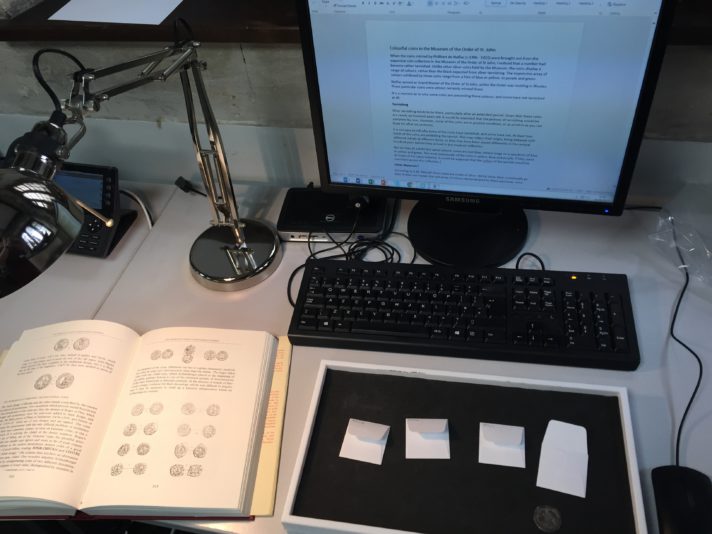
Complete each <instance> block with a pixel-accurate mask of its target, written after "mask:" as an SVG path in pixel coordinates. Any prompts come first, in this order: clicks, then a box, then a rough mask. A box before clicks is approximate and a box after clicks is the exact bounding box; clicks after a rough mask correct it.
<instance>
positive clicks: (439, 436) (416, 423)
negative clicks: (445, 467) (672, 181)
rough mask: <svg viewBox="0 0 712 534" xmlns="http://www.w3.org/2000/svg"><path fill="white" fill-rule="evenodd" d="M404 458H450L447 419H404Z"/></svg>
mask: <svg viewBox="0 0 712 534" xmlns="http://www.w3.org/2000/svg"><path fill="white" fill-rule="evenodd" d="M405 457H406V458H435V459H449V458H450V429H449V427H448V423H447V419H417V418H409V419H406V420H405Z"/></svg>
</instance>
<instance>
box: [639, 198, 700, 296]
mask: <svg viewBox="0 0 712 534" xmlns="http://www.w3.org/2000/svg"><path fill="white" fill-rule="evenodd" d="M650 240H651V241H652V242H653V243H654V244H655V246H656V247H657V248H658V249H659V250H660V251H661V252H662V253H663V254H664V255H665V256H666V257H668V258H669V259H670V260H671V261H673V262H674V263H675V265H677V266H678V267H680V268H681V269H682V268H685V267H686V268H687V270H688V272H689V274H690V276H691V277H694V278H697V279H699V280H702V281H703V282H705V283H707V284H709V285H711V286H712V250H711V249H712V185H706V184H690V185H687V186H686V187H685V188H684V189H683V190H682V191H681V192H680V193H679V194H678V195H677V196H676V197H675V198H674V199H673V200H672V201H671V202H670V203H669V204H668V205H666V206H665V207H664V208H663V210H662V211H661V212H660V217H659V219H658V225H657V229H656V231H655V232H654V233H652V234H650ZM681 258H682V263H681V261H680V260H681Z"/></svg>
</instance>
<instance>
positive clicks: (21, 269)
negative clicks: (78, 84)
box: [0, 112, 84, 297]
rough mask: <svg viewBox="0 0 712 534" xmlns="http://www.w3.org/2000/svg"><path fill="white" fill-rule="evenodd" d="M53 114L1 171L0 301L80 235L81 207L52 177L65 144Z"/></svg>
mask: <svg viewBox="0 0 712 534" xmlns="http://www.w3.org/2000/svg"><path fill="white" fill-rule="evenodd" d="M63 117H64V115H63V114H62V113H61V112H55V113H53V114H52V117H50V120H49V121H43V122H39V123H38V124H36V125H35V127H34V128H33V129H32V131H31V132H28V133H26V134H25V135H23V136H22V137H20V138H18V139H16V140H15V141H13V143H12V144H11V145H10V149H9V150H8V154H7V156H6V158H5V161H4V163H3V165H2V166H3V168H0V297H4V296H5V295H8V294H10V293H12V292H13V291H15V290H17V289H19V288H21V287H22V286H24V285H25V284H27V283H29V282H31V281H32V280H34V279H35V278H36V277H37V276H39V275H40V274H41V273H42V272H44V271H45V270H46V269H47V268H48V267H49V266H50V265H52V263H54V261H55V260H56V259H57V258H59V256H61V255H62V254H63V253H64V252H65V251H66V250H67V249H68V248H69V246H70V245H71V244H72V242H73V241H74V239H75V238H76V237H77V235H78V234H79V231H80V229H81V226H82V222H83V219H84V214H83V211H82V209H81V208H80V207H79V206H78V205H77V204H76V203H75V202H74V200H73V199H72V198H70V197H69V196H68V195H67V194H66V193H65V192H64V191H62V189H61V188H60V187H59V186H57V185H56V184H55V183H54V182H53V181H52V178H53V177H54V174H55V172H56V171H57V169H58V168H59V166H61V158H60V156H59V154H61V152H62V150H63V147H64V146H65V145H66V133H65V132H64V130H63V129H62V126H63V124H64V119H63Z"/></svg>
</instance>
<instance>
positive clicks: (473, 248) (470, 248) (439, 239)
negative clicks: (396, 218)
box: [408, 201, 528, 268]
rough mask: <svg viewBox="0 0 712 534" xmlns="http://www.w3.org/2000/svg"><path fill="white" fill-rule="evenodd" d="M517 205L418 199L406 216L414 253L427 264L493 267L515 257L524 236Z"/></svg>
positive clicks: (524, 218) (524, 224) (522, 216)
mask: <svg viewBox="0 0 712 534" xmlns="http://www.w3.org/2000/svg"><path fill="white" fill-rule="evenodd" d="M527 229H528V225H527V216H526V215H525V214H524V210H522V209H521V208H519V207H512V206H504V205H491V206H485V205H481V204H457V203H447V202H444V201H442V202H431V201H420V202H418V203H417V204H416V205H415V207H413V211H411V213H410V218H409V219H408V235H409V236H410V240H411V242H412V243H413V247H414V248H415V250H416V252H417V253H418V254H420V256H422V257H423V258H425V259H426V260H428V261H429V262H431V263H439V264H442V265H450V266H456V267H469V268H478V267H496V266H499V265H502V264H504V263H506V262H508V261H509V260H511V259H512V258H514V256H516V254H517V253H518V252H519V251H520V250H521V249H522V247H523V246H524V242H525V241H526V239H527Z"/></svg>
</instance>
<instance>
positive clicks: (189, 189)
mask: <svg viewBox="0 0 712 534" xmlns="http://www.w3.org/2000/svg"><path fill="white" fill-rule="evenodd" d="M174 184H175V185H176V186H177V187H178V189H180V190H181V191H185V192H186V193H197V194H198V195H203V196H204V197H207V196H208V195H207V194H205V193H203V192H202V191H201V190H200V189H198V188H197V187H195V186H194V185H193V184H191V183H190V182H189V181H188V180H186V179H185V178H183V177H182V176H179V177H178V178H176V181H175V182H174Z"/></svg>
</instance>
